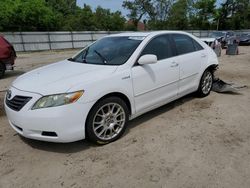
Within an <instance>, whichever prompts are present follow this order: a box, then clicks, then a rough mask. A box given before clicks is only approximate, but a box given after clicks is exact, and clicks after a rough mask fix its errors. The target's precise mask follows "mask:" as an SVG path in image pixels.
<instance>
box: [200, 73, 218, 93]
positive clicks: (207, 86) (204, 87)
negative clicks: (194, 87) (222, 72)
mask: <svg viewBox="0 0 250 188" xmlns="http://www.w3.org/2000/svg"><path fill="white" fill-rule="evenodd" d="M213 77H214V76H213V73H212V72H211V71H210V70H206V71H205V72H204V73H203V75H202V77H201V80H200V85H199V88H198V91H197V93H198V95H199V97H206V96H208V95H209V94H210V92H211V90H212V86H213Z"/></svg>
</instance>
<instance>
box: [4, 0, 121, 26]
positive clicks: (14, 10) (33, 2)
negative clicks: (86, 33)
mask: <svg viewBox="0 0 250 188" xmlns="http://www.w3.org/2000/svg"><path fill="white" fill-rule="evenodd" d="M125 22H126V19H125V18H124V17H123V16H122V14H121V12H119V11H117V12H111V11H110V10H109V9H103V8H101V7H98V8H97V9H96V11H95V12H94V11H93V10H92V9H91V7H90V6H88V5H84V7H83V8H80V7H77V6H76V0H1V6H0V31H54V30H69V31H82V30H110V31H114V30H117V31H118V30H123V29H124V26H125Z"/></svg>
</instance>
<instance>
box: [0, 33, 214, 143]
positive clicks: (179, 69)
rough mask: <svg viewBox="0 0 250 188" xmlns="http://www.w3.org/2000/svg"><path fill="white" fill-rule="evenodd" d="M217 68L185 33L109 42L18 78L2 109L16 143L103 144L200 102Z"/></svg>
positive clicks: (114, 37) (209, 55) (203, 47)
mask: <svg viewBox="0 0 250 188" xmlns="http://www.w3.org/2000/svg"><path fill="white" fill-rule="evenodd" d="M217 66H218V60H217V57H216V54H215V53H214V52H213V50H212V49H211V48H210V47H209V46H207V45H206V44H205V43H204V42H202V41H201V40H200V39H198V38H196V37H195V36H193V35H190V34H188V33H185V32H179V31H158V32H148V33H146V32H143V33H139V32H135V33H123V34H115V35H110V36H107V37H104V38H102V39H100V40H97V41H96V42H94V43H93V44H91V45H89V46H88V47H86V48H84V49H83V50H82V51H80V52H79V53H78V54H76V55H75V56H73V57H72V58H69V59H67V60H64V61H61V62H58V63H54V64H51V65H48V66H45V67H42V68H38V69H36V70H33V71H31V72H28V73H26V74H24V75H22V76H20V77H18V78H17V79H16V80H15V81H14V82H13V83H12V85H11V87H10V88H9V90H8V92H7V93H6V97H5V102H4V103H5V110H6V114H7V117H8V119H9V123H10V125H11V127H12V128H13V129H14V130H15V131H16V132H18V133H19V134H20V135H22V136H24V137H27V138H31V139H36V140H43V141H51V142H73V141H77V140H81V139H85V138H88V139H89V140H90V141H93V142H95V143H98V144H106V143H110V142H112V141H114V140H116V139H118V138H119V137H120V136H121V135H122V134H123V133H124V131H125V128H126V126H127V122H128V121H129V120H131V119H133V118H135V117H137V116H139V115H141V114H143V113H145V112H148V111H150V110H153V109H155V108H157V107H159V106H162V105H164V104H166V103H169V102H171V101H173V100H176V99H178V98H180V97H182V96H184V95H187V94H189V93H192V92H197V93H198V94H199V96H202V97H204V96H207V95H208V94H209V93H210V91H211V88H212V82H213V73H214V71H215V70H216V68H217Z"/></svg>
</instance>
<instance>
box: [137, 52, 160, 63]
mask: <svg viewBox="0 0 250 188" xmlns="http://www.w3.org/2000/svg"><path fill="white" fill-rule="evenodd" d="M138 63H139V64H140V65H147V64H154V63H157V56H156V55H153V54H146V55H143V56H141V57H140V59H139V60H138Z"/></svg>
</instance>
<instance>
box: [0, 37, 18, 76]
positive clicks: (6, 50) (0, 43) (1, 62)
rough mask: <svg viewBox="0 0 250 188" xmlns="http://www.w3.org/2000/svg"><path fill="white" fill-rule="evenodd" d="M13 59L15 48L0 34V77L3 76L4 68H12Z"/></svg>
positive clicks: (14, 57)
mask: <svg viewBox="0 0 250 188" xmlns="http://www.w3.org/2000/svg"><path fill="white" fill-rule="evenodd" d="M15 59H16V52H15V49H14V48H13V46H12V45H11V44H10V43H9V42H8V41H7V40H6V39H5V38H4V37H3V36H1V35H0V78H2V77H3V76H4V73H5V71H6V70H13V65H14V63H15Z"/></svg>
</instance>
